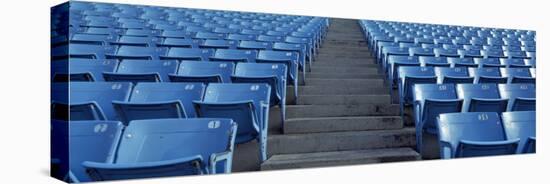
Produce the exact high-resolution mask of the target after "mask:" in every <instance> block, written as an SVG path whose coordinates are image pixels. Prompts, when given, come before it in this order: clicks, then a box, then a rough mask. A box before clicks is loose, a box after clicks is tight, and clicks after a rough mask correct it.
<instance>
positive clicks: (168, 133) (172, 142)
mask: <svg viewBox="0 0 550 184" xmlns="http://www.w3.org/2000/svg"><path fill="white" fill-rule="evenodd" d="M236 129H237V125H236V124H235V123H234V122H233V121H231V120H230V119H210V118H205V119H154V120H136V121H132V122H130V125H129V126H128V127H127V128H126V130H125V131H124V133H123V137H124V138H122V139H121V141H120V143H118V144H117V149H116V150H115V151H113V152H112V153H111V154H113V155H116V159H114V160H110V161H107V162H98V161H85V162H83V163H82V165H83V166H84V167H85V168H86V169H87V171H88V175H89V176H90V178H92V180H95V181H104V180H120V179H135V178H149V177H166V176H184V175H197V174H215V173H231V165H232V164H231V162H232V158H233V149H234V141H235V132H236Z"/></svg>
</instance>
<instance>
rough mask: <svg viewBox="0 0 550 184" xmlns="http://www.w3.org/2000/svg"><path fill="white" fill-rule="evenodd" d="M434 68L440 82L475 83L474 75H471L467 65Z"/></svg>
mask: <svg viewBox="0 0 550 184" xmlns="http://www.w3.org/2000/svg"><path fill="white" fill-rule="evenodd" d="M434 70H435V75H436V76H437V79H438V80H437V82H438V83H439V84H446V83H452V84H459V83H474V77H470V74H469V73H468V68H466V67H454V68H449V67H435V69H434Z"/></svg>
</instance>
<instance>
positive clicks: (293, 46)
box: [272, 42, 313, 71]
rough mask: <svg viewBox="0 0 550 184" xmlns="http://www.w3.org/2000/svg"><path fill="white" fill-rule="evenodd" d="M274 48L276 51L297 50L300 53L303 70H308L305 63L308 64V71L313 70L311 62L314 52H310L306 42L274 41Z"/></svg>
mask: <svg viewBox="0 0 550 184" xmlns="http://www.w3.org/2000/svg"><path fill="white" fill-rule="evenodd" d="M272 49H273V50H276V51H295V52H299V53H300V62H299V63H300V67H301V69H302V71H306V69H305V63H307V64H308V69H309V70H308V71H311V63H312V62H313V57H312V54H313V53H310V52H308V50H307V46H306V44H303V43H283V42H275V43H273V48H272Z"/></svg>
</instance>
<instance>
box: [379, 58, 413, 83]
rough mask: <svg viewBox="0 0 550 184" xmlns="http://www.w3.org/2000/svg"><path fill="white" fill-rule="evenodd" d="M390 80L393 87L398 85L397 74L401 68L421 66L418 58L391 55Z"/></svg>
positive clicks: (389, 62) (389, 61) (388, 73)
mask: <svg viewBox="0 0 550 184" xmlns="http://www.w3.org/2000/svg"><path fill="white" fill-rule="evenodd" d="M388 65H389V67H388V71H386V72H387V75H388V79H389V81H390V84H391V86H394V87H395V86H396V84H397V79H398V78H397V74H398V71H399V67H402V66H420V62H419V60H418V57H417V56H401V55H390V56H388Z"/></svg>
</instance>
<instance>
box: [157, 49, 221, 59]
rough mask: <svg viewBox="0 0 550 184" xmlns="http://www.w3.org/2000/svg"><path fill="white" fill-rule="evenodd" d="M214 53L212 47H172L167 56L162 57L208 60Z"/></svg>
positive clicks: (162, 57)
mask: <svg viewBox="0 0 550 184" xmlns="http://www.w3.org/2000/svg"><path fill="white" fill-rule="evenodd" d="M213 53H214V51H213V50H211V49H196V48H180V47H172V48H170V50H168V53H167V54H166V55H165V56H161V59H177V60H197V61H208V58H209V57H210V56H212V54H213Z"/></svg>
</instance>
